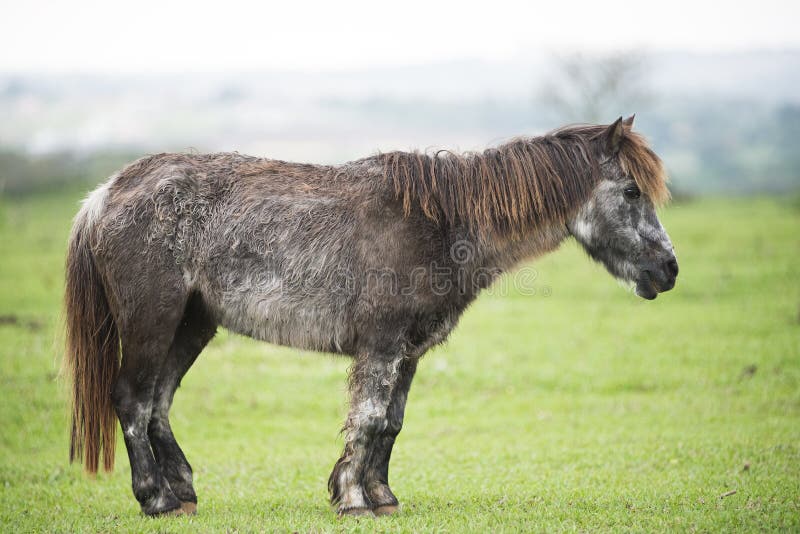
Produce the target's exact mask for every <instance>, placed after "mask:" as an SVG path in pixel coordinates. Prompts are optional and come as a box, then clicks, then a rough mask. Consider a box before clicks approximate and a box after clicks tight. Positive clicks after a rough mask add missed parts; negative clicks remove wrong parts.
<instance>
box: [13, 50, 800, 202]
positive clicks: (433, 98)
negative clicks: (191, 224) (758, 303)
mask: <svg viewBox="0 0 800 534" xmlns="http://www.w3.org/2000/svg"><path fill="white" fill-rule="evenodd" d="M645 62H646V63H645V69H644V76H645V79H644V80H643V81H644V82H645V84H646V86H647V87H648V90H649V93H650V98H648V100H647V104H645V105H643V104H641V103H639V104H638V105H636V106H635V107H636V109H618V110H609V112H608V115H609V117H608V120H609V121H610V120H613V118H615V116H617V115H621V114H627V113H631V112H636V113H637V126H638V128H639V129H641V130H642V131H644V132H645V133H646V134H647V135H648V136H649V137H650V138H651V139H652V140H653V143H654V145H655V147H656V149H657V150H658V151H659V152H660V153H662V154H663V155H664V157H665V160H666V162H667V165H668V167H669V168H670V170H671V173H672V175H673V177H674V183H675V185H676V187H678V188H680V189H685V190H687V191H697V192H707V191H708V192H719V191H723V192H751V191H763V190H765V189H766V190H769V191H785V190H791V189H796V188H798V187H799V186H800V161H799V160H798V155H797V153H798V150H797V145H798V143H797V139H798V135H800V91H798V90H797V88H798V87H800V50H788V51H744V52H737V53H725V54H690V53H683V52H660V53H653V54H650V55H648V56H646V58H645ZM552 72H553V63H552V61H551V60H549V59H548V58H546V57H544V56H541V55H538V56H537V55H532V56H530V57H527V58H514V59H513V60H509V61H506V62H495V63H491V62H486V61H472V60H465V61H448V62H440V63H431V64H427V65H409V66H386V67H382V68H376V69H368V70H354V71H341V72H316V73H308V72H294V71H282V72H258V73H243V74H241V75H236V76H234V75H225V76H223V75H217V74H199V73H195V74H185V75H177V74H176V75H169V76H148V75H143V76H116V77H107V76H97V75H80V74H74V75H51V76H34V75H16V74H12V73H5V74H2V73H0V116H2V117H3V120H2V121H0V150H3V151H4V153H10V152H18V153H22V154H23V155H24V156H21V157H31V156H42V157H47V155H48V154H53V153H71V154H75V155H76V157H77V160H81V158H86V157H87V156H88V155H91V154H94V153H96V152H105V153H108V152H113V153H115V154H119V153H131V154H134V153H143V152H153V151H161V150H187V149H197V150H239V151H241V152H248V153H255V154H263V155H267V156H271V157H276V158H282V159H294V160H307V161H318V162H340V161H345V160H348V159H353V158H357V157H360V156H363V155H366V154H368V153H371V152H374V151H376V150H390V149H396V148H399V149H405V148H410V147H419V148H426V147H431V146H438V147H449V148H460V149H477V148H481V147H484V146H486V145H487V144H491V143H496V142H499V141H502V140H503V139H506V138H509V137H512V136H515V135H530V134H536V133H541V132H544V131H546V130H548V129H550V128H552V127H554V126H557V125H559V122H560V119H559V118H558V116H557V115H554V114H553V113H552V110H550V109H547V108H546V106H544V105H543V104H542V103H541V102H540V101H538V100H537V98H536V94H537V90H538V88H539V87H540V86H541V85H542V84H543V83H544V82H546V81H547V80H548V79H550V77H551V75H552ZM620 107H626V108H627V107H634V106H633V105H630V106H627V105H624V104H623V105H621V106H620ZM112 159H113V158H112ZM12 160H13V161H15V162H16V163H15V164H14V166H13V168H15V169H19V168H21V167H20V166H19V158H16V159H15V157H10V156H9V157H6V158H4V159H2V160H0V165H2V161H12ZM9 169H10V168H5V169H2V168H0V172H2V173H4V174H5V175H6V176H5V177H3V176H2V175H0V179H3V180H4V181H5V183H6V187H7V188H9V187H10V188H12V189H13V188H14V187H15V186H14V184H17V183H20V182H22V181H25V180H27V179H23V178H22V177H21V176H22V174H21V173H20V172H17V171H13V170H9ZM14 172H17V174H16V175H11V174H13V173H14ZM9 173H11V174H9ZM23 185H24V184H23Z"/></svg>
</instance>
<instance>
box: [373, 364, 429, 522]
mask: <svg viewBox="0 0 800 534" xmlns="http://www.w3.org/2000/svg"><path fill="white" fill-rule="evenodd" d="M416 370H417V359H416V358H407V359H405V360H403V363H402V364H401V365H400V376H399V377H398V380H397V384H396V385H395V387H394V391H393V392H392V400H391V402H390V403H389V409H388V410H387V413H386V420H387V423H388V424H387V426H386V430H384V431H383V432H382V433H381V434H380V436H378V438H377V439H376V440H375V442H374V446H373V448H372V451H371V453H370V456H369V460H368V462H367V467H366V470H365V472H364V487H365V489H366V490H367V497H368V498H369V500H370V501H371V503H372V511H373V512H374V513H375V514H377V515H386V514H391V513H394V512H395V511H397V508H398V506H399V503H398V502H397V497H395V496H394V493H392V490H391V489H389V459H390V458H391V455H392V447H393V446H394V441H395V439H396V438H397V435H398V434H399V433H400V430H401V429H402V428H403V414H404V413H405V409H406V400H407V399H408V390H409V388H410V387H411V381H412V380H413V379H414V373H415V372H416Z"/></svg>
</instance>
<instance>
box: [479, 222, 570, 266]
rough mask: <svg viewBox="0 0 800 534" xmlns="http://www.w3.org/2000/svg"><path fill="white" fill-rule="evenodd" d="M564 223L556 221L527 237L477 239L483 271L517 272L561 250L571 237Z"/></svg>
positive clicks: (480, 237)
mask: <svg viewBox="0 0 800 534" xmlns="http://www.w3.org/2000/svg"><path fill="white" fill-rule="evenodd" d="M570 235H571V234H570V232H569V229H568V228H567V225H566V224H565V223H564V222H560V221H554V222H552V223H549V224H545V225H542V226H540V227H538V228H536V229H533V230H531V231H530V232H528V233H526V234H523V235H516V236H513V235H500V234H497V233H493V234H490V235H484V236H478V237H475V240H476V242H477V243H478V247H479V250H480V251H481V254H480V255H479V256H480V257H481V264H482V265H480V268H483V269H492V270H500V271H503V272H505V271H508V270H510V269H513V268H514V267H516V266H517V265H519V264H520V263H523V262H525V261H530V260H533V259H535V258H538V257H540V256H543V255H544V254H547V253H548V252H552V251H554V250H555V249H557V248H558V247H559V246H560V245H561V243H563V242H564V241H565V240H566V239H567V238H568V237H570Z"/></svg>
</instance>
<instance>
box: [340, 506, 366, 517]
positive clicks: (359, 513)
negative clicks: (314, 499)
mask: <svg viewBox="0 0 800 534" xmlns="http://www.w3.org/2000/svg"><path fill="white" fill-rule="evenodd" d="M336 513H337V514H338V515H339V517H344V516H346V515H349V516H351V517H375V514H373V513H372V510H370V509H369V508H345V509H341V508H340V509H339V510H337V512H336Z"/></svg>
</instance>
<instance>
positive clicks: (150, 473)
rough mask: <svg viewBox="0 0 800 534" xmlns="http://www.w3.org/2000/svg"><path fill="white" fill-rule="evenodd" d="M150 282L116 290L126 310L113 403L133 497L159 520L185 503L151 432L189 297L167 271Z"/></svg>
mask: <svg viewBox="0 0 800 534" xmlns="http://www.w3.org/2000/svg"><path fill="white" fill-rule="evenodd" d="M137 274H142V273H137ZM149 278H150V279H151V280H158V283H157V284H156V283H154V284H141V285H135V284H125V285H122V286H121V290H120V288H117V289H118V291H117V292H116V302H123V303H126V305H127V306H126V307H123V308H121V309H120V310H118V311H117V316H118V323H119V327H120V328H119V329H120V343H121V346H122V362H121V364H120V370H119V375H118V377H117V381H116V383H115V385H114V389H113V392H112V395H111V397H112V402H113V403H114V408H115V410H116V412H117V417H118V418H119V421H120V424H121V425H122V432H123V436H124V438H125V447H126V448H127V451H128V459H129V460H130V465H131V485H132V488H133V494H134V496H135V497H136V500H137V501H139V504H140V506H141V508H142V511H143V512H144V513H145V514H147V515H158V514H164V513H168V512H173V511H176V510H177V511H180V508H181V503H180V501H179V500H178V498H177V497H176V496H175V494H174V493H173V492H172V489H171V488H170V485H169V482H167V480H166V478H164V475H163V474H162V472H161V469H160V468H159V466H158V464H157V463H156V461H155V458H154V457H153V453H152V451H151V449H150V441H149V439H148V436H147V428H148V425H149V423H150V417H151V414H152V409H153V391H154V388H155V384H156V382H157V380H158V376H159V374H160V372H161V367H162V365H163V363H164V361H165V359H166V357H167V353H168V351H169V347H170V344H171V343H172V339H173V337H174V335H175V331H176V329H177V327H178V323H179V322H180V320H181V317H182V315H183V310H184V307H185V304H186V298H187V296H186V295H185V293H184V292H183V288H182V281H181V280H180V279H177V280H171V277H170V276H169V274H167V273H165V272H163V271H162V272H160V273H158V274H152V276H150V277H149ZM173 282H174V283H173Z"/></svg>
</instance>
